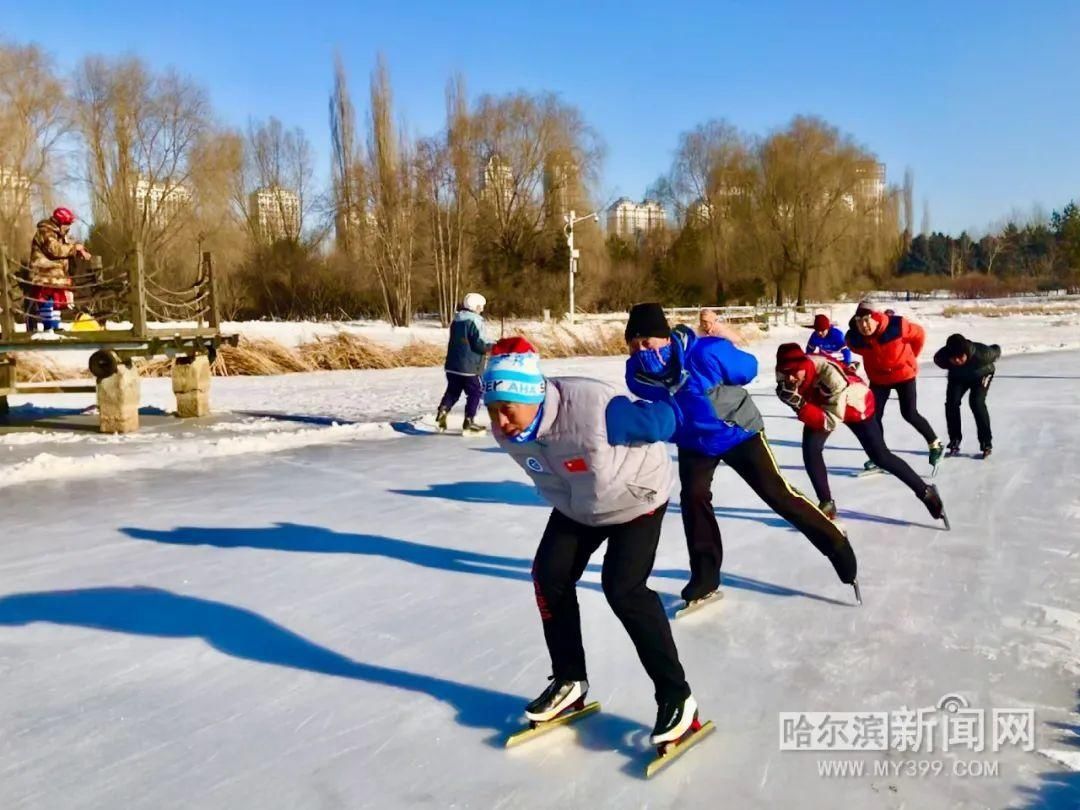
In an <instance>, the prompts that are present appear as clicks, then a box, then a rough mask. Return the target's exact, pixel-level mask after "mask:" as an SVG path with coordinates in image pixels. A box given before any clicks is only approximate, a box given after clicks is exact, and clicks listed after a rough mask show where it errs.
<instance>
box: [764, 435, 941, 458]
mask: <svg viewBox="0 0 1080 810" xmlns="http://www.w3.org/2000/svg"><path fill="white" fill-rule="evenodd" d="M769 444H770V445H775V446H777V447H794V448H795V449H797V450H801V449H802V441H801V440H800V441H794V440H793V439H774V438H772V437H771V436H770V437H769ZM825 449H826V450H850V451H851V452H854V453H862V454H863V455H866V451H865V450H863V449H862V447H860V446H859V445H855V446H854V447H848V446H847V445H837V444H830V445H828V446H827V447H826V448H825ZM889 449H890V450H892V451H893V452H894V453H896V454H897V455H907V456H920V457H922V458H924V459H925V458H926V457H927V456H926V451H925V450H897V449H896V448H895V447H891V448H889Z"/></svg>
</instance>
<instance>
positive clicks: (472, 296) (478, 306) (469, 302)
mask: <svg viewBox="0 0 1080 810" xmlns="http://www.w3.org/2000/svg"><path fill="white" fill-rule="evenodd" d="M462 303H463V304H464V305H465V309H468V310H472V311H473V312H475V313H476V314H477V315H479V314H480V313H481V312H483V311H484V307H485V306H487V299H486V298H484V296H482V295H481V294H480V293H469V294H468V295H466V296H465V300H464V301H463V302H462Z"/></svg>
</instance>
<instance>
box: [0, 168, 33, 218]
mask: <svg viewBox="0 0 1080 810" xmlns="http://www.w3.org/2000/svg"><path fill="white" fill-rule="evenodd" d="M30 193H31V183H30V178H29V177H27V176H26V175H25V174H22V173H21V172H18V171H16V170H14V169H8V168H5V167H3V166H0V215H3V218H4V219H5V220H8V221H12V222H16V221H19V220H23V221H25V222H27V223H29V221H30Z"/></svg>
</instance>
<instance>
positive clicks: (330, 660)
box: [0, 587, 647, 762]
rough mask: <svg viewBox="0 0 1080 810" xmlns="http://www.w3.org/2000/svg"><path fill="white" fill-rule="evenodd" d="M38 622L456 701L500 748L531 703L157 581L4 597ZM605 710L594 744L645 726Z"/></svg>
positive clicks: (8, 612)
mask: <svg viewBox="0 0 1080 810" xmlns="http://www.w3.org/2000/svg"><path fill="white" fill-rule="evenodd" d="M34 622H49V623H50V624H58V625H65V626H70V627H85V628H90V629H93V630H104V631H107V632H112V633H129V634H132V635H138V636H151V637H157V638H201V639H203V640H204V641H205V642H206V643H207V644H209V645H210V646H211V647H213V648H214V649H216V650H218V651H219V652H222V653H225V654H226V655H230V656H233V657H234V658H240V659H243V660H245V661H254V662H257V663H260V664H271V665H274V666H280V667H288V668H290V669H296V670H302V671H305V672H314V673H317V674H320V675H329V676H332V677H337V678H350V679H353V680H357V681H363V682H365V683H370V684H375V685H378V686H387V687H391V688H393V689H400V690H404V691H407V692H415V693H419V694H424V695H429V696H430V697H432V698H434V699H436V700H439V701H442V702H443V703H446V704H447V705H449V706H451V707H452V708H453V709H454V710H455V711H456V712H457V721H458V722H459V723H460V724H461V725H463V726H469V727H471V728H481V729H490V730H492V731H494V732H495V733H494V734H493V735H492V736H491V737H489V738H488V739H487V743H488V744H489V745H491V746H494V747H501V746H502V745H503V744H504V740H505V737H506V735H507V734H509V733H510V732H511V731H513V730H515V729H516V728H517V727H518V726H520V724H521V722H522V718H521V711H522V707H523V706H524V705H525V704H526V703H527V702H528V698H526V697H523V696H521V695H511V694H507V693H505V692H496V691H494V690H491V689H486V688H483V687H479V686H471V685H469V684H464V683H458V682H456V681H451V680H448V679H445V678H436V677H433V676H430V675H423V674H420V673H415V672H407V671H405V670H400V669H392V668H389V667H382V666H378V665H376V664H366V663H362V662H360V661H354V660H352V659H351V658H348V657H346V656H344V655H341V654H340V653H337V652H334V651H333V650H331V649H328V648H327V647H323V646H321V645H319V644H316V643H315V642H313V641H309V640H308V639H306V638H304V637H303V636H300V635H298V634H297V633H294V632H292V631H291V630H288V629H287V628H285V627H282V626H281V625H279V624H275V623H274V622H272V621H270V620H269V619H266V618H265V617H263V616H260V615H259V614H257V613H254V612H252V611H250V610H245V609H243V608H238V607H235V606H233V605H228V604H225V603H222V602H215V601H211V600H209V599H200V598H197V597H194V596H186V595H183V594H177V593H173V592H171V591H166V590H161V589H157V588H141V587H129V588H119V587H117V588H86V589H84V590H73V591H43V592H36V593H19V594H13V595H11V596H5V597H3V598H0V626H17V625H26V624H32V623H34ZM603 717H604V720H603V721H602V722H594V721H591V720H590V722H589V723H582V724H581V725H580V726H579V728H581V729H582V731H583V733H582V734H581V735H580V737H581V740H582V742H584V743H585V744H586V745H588V746H589V747H593V748H597V749H600V750H605V751H610V750H611V749H612V747H614V746H625V745H626V744H627V742H628V741H629V742H632V741H634V739H635V738H637V737H640V736H641V735H642V734H643V733H646V732H647V730H646V729H644V727H643V726H642V725H641V724H640V723H638V722H635V721H633V720H629V719H626V718H621V717H618V716H615V715H603ZM586 727H587V728H586ZM626 753H627V754H628V755H629V756H630V757H631V759H632V760H633V761H634V762H638V761H642V755H641V754H640V753H639V751H637V750H634V751H628V752H626Z"/></svg>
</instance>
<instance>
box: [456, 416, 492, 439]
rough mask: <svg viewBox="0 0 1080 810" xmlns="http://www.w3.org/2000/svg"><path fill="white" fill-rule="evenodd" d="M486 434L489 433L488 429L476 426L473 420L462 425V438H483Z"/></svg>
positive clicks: (468, 420)
mask: <svg viewBox="0 0 1080 810" xmlns="http://www.w3.org/2000/svg"><path fill="white" fill-rule="evenodd" d="M485 433H487V428H486V427H484V426H483V425H478V424H476V422H474V421H473V420H472V419H466V420H465V421H464V423H462V425H461V435H462V436H482V435H484V434H485Z"/></svg>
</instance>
